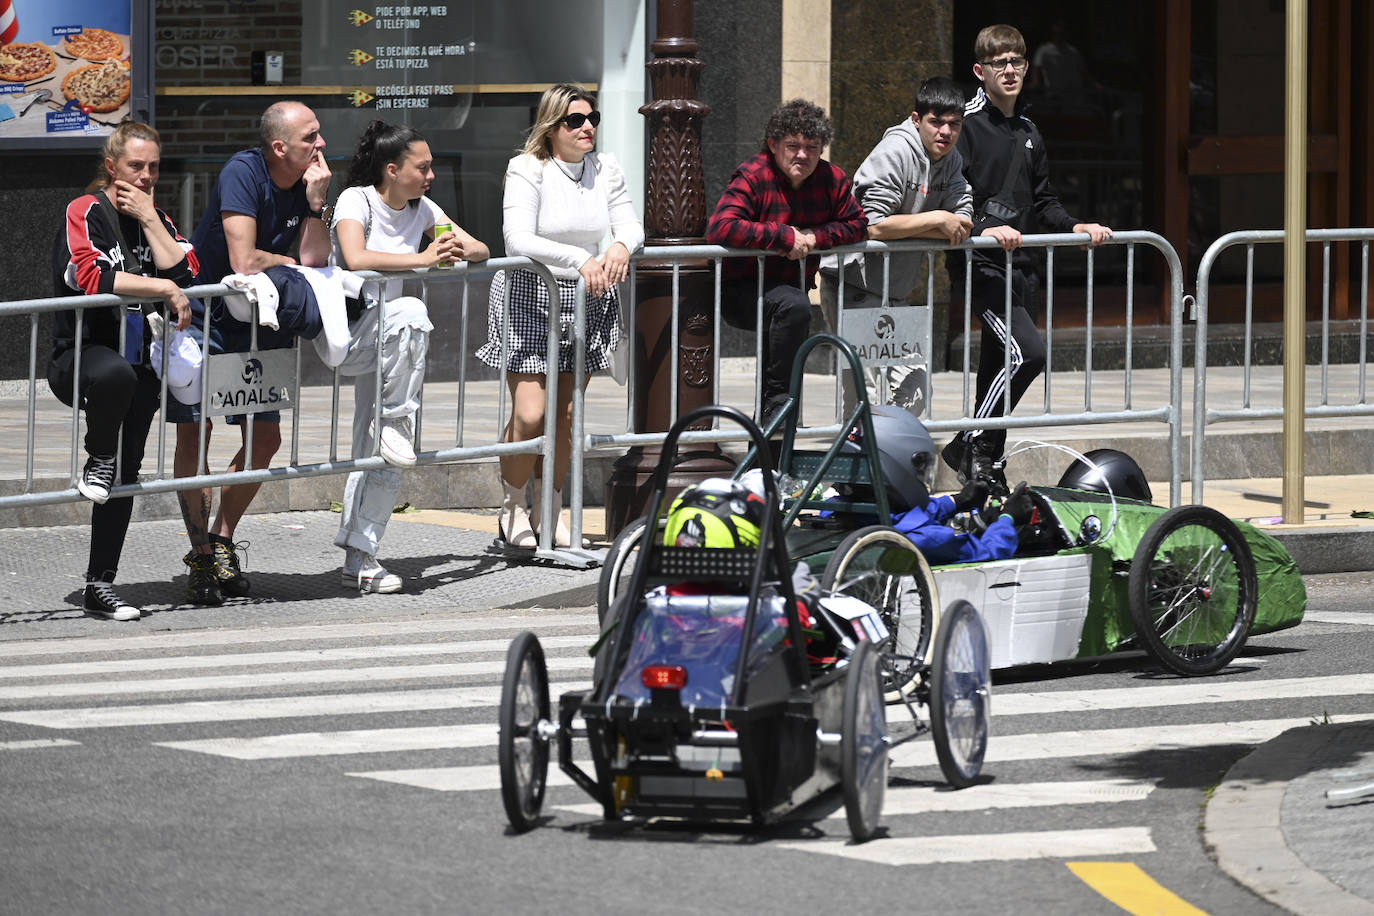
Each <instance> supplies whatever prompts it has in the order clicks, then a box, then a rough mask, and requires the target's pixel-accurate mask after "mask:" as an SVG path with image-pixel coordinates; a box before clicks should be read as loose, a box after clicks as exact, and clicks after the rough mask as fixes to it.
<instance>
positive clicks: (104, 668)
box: [0, 636, 594, 680]
mask: <svg viewBox="0 0 1374 916" xmlns="http://www.w3.org/2000/svg"><path fill="white" fill-rule="evenodd" d="M593 641H594V637H590V636H550V637H546V638H544V639H541V640H540V642H541V643H542V644H543V646H544V648H546V649H568V648H579V649H585V648H587V647H588V646H589V645H590V644H591V642H593ZM509 645H510V640H508V639H480V640H469V641H466V642H426V643H410V644H406V645H385V644H384V645H372V646H348V647H346V648H333V649H288V650H285V651H280V652H233V653H226V654H223V655H174V656H152V657H149V658H108V659H102V660H100V661H94V662H57V663H52V664H46V665H10V666H7V667H0V678H4V679H7V680H14V679H18V678H29V677H35V678H36V677H82V676H89V675H96V674H126V673H129V672H133V671H184V670H187V669H201V668H249V667H256V666H260V665H299V664H308V663H310V662H336V661H359V660H370V659H381V658H415V657H417V656H425V655H477V654H479V653H498V652H505V651H506V649H507V647H508V646H509ZM551 661H552V660H551ZM485 664H486V666H487V667H490V666H492V665H495V666H496V668H495V672H494V673H497V674H499V673H501V672H503V671H505V665H506V663H505V660H504V659H493V660H492V661H490V662H487V663H485ZM478 673H482V674H485V673H488V672H487V671H486V670H483V671H480V672H478Z"/></svg>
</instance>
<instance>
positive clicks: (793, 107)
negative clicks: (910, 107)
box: [706, 99, 868, 426]
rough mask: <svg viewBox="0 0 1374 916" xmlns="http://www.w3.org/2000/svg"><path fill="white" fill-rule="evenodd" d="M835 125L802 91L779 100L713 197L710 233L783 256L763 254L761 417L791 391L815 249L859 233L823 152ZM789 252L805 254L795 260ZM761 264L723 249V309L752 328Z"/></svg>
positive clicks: (852, 205) (861, 220) (718, 240)
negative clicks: (755, 147)
mask: <svg viewBox="0 0 1374 916" xmlns="http://www.w3.org/2000/svg"><path fill="white" fill-rule="evenodd" d="M832 134H833V131H832V129H831V126H830V119H829V118H827V117H826V116H825V111H824V110H823V109H822V108H821V107H820V106H819V105H816V104H815V103H813V102H808V101H806V100H805V99H792V100H791V101H789V102H784V103H783V104H782V105H780V106H779V107H778V109H777V110H776V111H774V112H773V115H772V117H770V118H769V119H768V126H767V128H766V129H765V130H764V139H763V149H762V150H761V151H760V152H759V153H758V154H757V155H755V156H754V157H753V158H751V159H747V160H745V161H744V162H743V163H741V164H740V166H739V168H737V169H735V174H734V176H733V177H732V178H731V179H730V185H729V186H728V187H727V188H726V189H725V193H724V194H722V195H721V197H720V203H718V204H716V212H715V213H714V214H712V216H711V222H710V225H709V226H708V227H707V229H706V238H707V239H708V240H709V241H710V242H711V243H712V244H715V245H725V246H727V247H730V248H759V249H762V250H764V251H770V252H773V253H775V254H780V255H782V257H781V258H766V259H765V260H764V262H763V320H764V323H765V325H766V327H767V337H766V338H765V339H764V345H763V362H764V373H763V411H762V414H761V416H760V418H759V419H760V422H761V423H762V424H764V425H765V426H766V425H767V423H768V421H769V420H770V419H771V418H772V415H773V413H774V412H775V411H776V410H777V408H778V407H780V406H781V404H782V402H783V401H784V400H785V399H786V398H787V383H788V380H789V378H790V375H791V371H792V357H793V356H794V355H795V354H796V352H797V350H798V349H799V348H800V347H801V343H802V341H803V340H805V339H806V335H807V333H808V331H809V330H810V327H811V299H810V297H809V296H808V295H807V290H808V289H810V288H811V287H812V286H814V285H815V282H816V270H817V268H818V267H819V266H820V257H819V255H816V254H814V252H816V251H818V250H820V249H823V248H834V247H836V246H838V245H852V244H854V243H855V242H859V241H862V240H863V239H864V238H865V230H866V229H867V227H868V218H867V217H865V216H864V211H863V208H861V207H860V206H859V204H858V202H857V201H856V200H854V187H853V184H852V183H851V182H850V180H849V176H848V175H846V174H845V173H844V170H843V169H841V168H839V167H837V166H835V165H832V164H831V163H829V162H826V161H825V160H824V159H822V158H821V150H822V149H824V148H825V145H826V144H827V143H829V142H830V138H831V136H832ZM789 261H804V262H805V266H804V268H803V267H802V266H801V265H797V264H789V263H788V262H789ZM758 292H759V290H758V263H757V261H755V260H754V259H753V258H727V259H726V261H725V267H724V285H723V289H722V290H721V314H722V315H723V316H724V317H725V320H726V321H728V322H729V323H730V324H732V325H734V326H735V327H737V328H744V329H746V330H751V331H752V330H756V322H757V318H758Z"/></svg>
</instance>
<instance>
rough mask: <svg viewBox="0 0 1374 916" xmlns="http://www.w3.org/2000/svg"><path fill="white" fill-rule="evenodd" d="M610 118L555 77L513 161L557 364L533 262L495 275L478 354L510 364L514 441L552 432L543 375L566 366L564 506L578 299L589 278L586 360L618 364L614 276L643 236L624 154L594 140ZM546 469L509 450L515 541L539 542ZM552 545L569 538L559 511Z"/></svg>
mask: <svg viewBox="0 0 1374 916" xmlns="http://www.w3.org/2000/svg"><path fill="white" fill-rule="evenodd" d="M600 124H601V112H599V111H597V110H596V100H595V98H594V97H593V96H592V95H591V93H589V92H587V90H586V89H584V88H582V87H581V86H577V85H573V84H568V83H563V84H559V85H557V86H554V87H552V88H551V89H549V90H548V91H547V92H545V93H544V96H543V98H542V99H540V101H539V110H538V113H537V114H536V116H535V123H534V126H533V127H532V128H531V129H530V133H529V138H528V139H527V140H526V142H525V147H524V150H523V151H522V152H521V153H520V154H519V155H517V156H516V157H514V158H513V159H511V161H510V164H509V165H508V166H507V169H506V180H505V195H504V200H503V210H504V227H503V229H504V236H505V242H506V254H507V255H508V256H510V257H528V258H532V259H533V260H535V261H538V262H539V263H541V264H544V265H545V266H547V267H548V268H549V270H550V271H551V272H552V273H553V275H554V277H555V278H556V279H557V281H558V292H559V328H560V331H561V335H562V343H561V345H560V346H559V351H558V366H557V368H556V369H553V368H551V367H550V366H549V365H548V363H547V361H546V358H545V354H546V353H547V350H548V343H547V342H548V315H549V293H548V288H547V287H546V286H545V285H544V283H543V281H542V280H540V279H539V277H538V276H537V275H536V274H535V273H533V272H532V271H528V270H513V271H508V272H503V273H500V274H497V276H496V278H495V280H494V281H493V283H492V286H491V297H490V300H489V302H488V311H487V321H488V336H487V343H486V344H485V345H484V346H483V347H482V348H481V349H480V350H479V351H478V352H477V355H478V358H480V359H481V360H482V361H483V362H485V363H486V364H487V365H489V366H491V367H493V368H496V369H502V370H504V371H505V373H506V384H507V386H508V387H509V389H510V394H511V418H510V422H509V423H508V424H507V426H506V437H505V438H506V441H508V442H519V441H522V440H526V439H533V438H535V437H537V436H539V435H541V434H542V433H543V431H544V404H545V400H544V398H545V385H546V384H547V379H548V374H549V373H550V372H551V371H557V372H558V376H559V377H558V432H557V440H556V451H555V456H556V457H555V466H554V481H555V483H556V490H555V493H554V496H555V497H556V498H557V503H556V505H557V506H559V507H561V506H562V490H563V479H564V478H565V477H566V476H567V473H568V462H569V458H570V456H571V448H572V395H573V387H572V386H573V376H572V373H573V361H574V351H573V346H572V326H573V320H574V317H575V315H576V308H577V305H578V302H577V283H578V280H579V279H581V280H583V281H585V286H586V300H585V308H586V354H585V355H586V362H585V366H586V369H587V372H588V373H589V374H590V373H592V372H598V371H601V370H604V369H606V368H607V367H608V366H609V365H610V355H609V354H610V353H611V351H613V350H615V348H616V346H617V345H618V344H619V342H620V302H619V298H618V296H617V293H616V284H618V283H621V282H622V281H624V280H625V278H626V277H627V276H629V268H630V253H631V252H633V251H634V250H635V249H637V248H638V247H639V246H640V245H642V244H643V243H644V228H643V226H642V225H641V224H640V222H639V218H638V217H637V216H636V215H635V209H634V204H633V202H632V201H631V200H630V194H629V190H628V189H627V188H626V185H625V173H624V171H623V170H622V169H621V168H620V163H619V162H617V161H616V160H615V158H614V157H613V156H610V155H609V154H607V153H601V152H597V150H596V131H597V127H598V126H599V125H600ZM608 237H609V238H610V243H609V245H608V246H607V247H606V249H605V250H604V251H602V250H601V245H602V242H603V241H604V240H605V239H606V238H608ZM507 296H509V306H507V305H506V301H507ZM539 470H541V469H540V468H539V458H538V456H535V455H507V456H505V457H503V458H502V459H501V486H502V490H503V497H502V503H501V520H500V523H501V535H500V536H501V538H502V539H503V540H504V541H505V542H506V544H507V545H508V546H510V547H518V548H529V549H532V548H533V547H534V546H535V544H536V542H537V532H536V530H535V527H534V526H535V525H537V524H538V520H539V505H538V497H539V494H540V492H541V489H542V488H541V487H540V486H538V482H537V481H536V485H535V487H534V493H535V503H534V506H533V507H532V508H531V505H530V503H529V502H528V501H527V497H526V491H527V488H528V486H529V483H530V479H531V478H532V477H534V476H535V474H536V473H537V472H538V471H539ZM532 519H533V522H532ZM554 546H556V547H569V546H571V536H570V533H569V531H568V529H567V527H566V525H564V523H563V521H562V518H561V515H559V516H558V524H557V528H556V529H555V532H554Z"/></svg>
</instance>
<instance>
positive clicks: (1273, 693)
mask: <svg viewBox="0 0 1374 916" xmlns="http://www.w3.org/2000/svg"><path fill="white" fill-rule="evenodd" d="M548 662H549V666H550V668H551V669H552V670H555V671H561V672H567V673H571V672H576V671H586V670H590V669H591V667H592V659H590V658H588V657H586V656H582V655H578V656H569V657H551V658H549V659H548ZM474 665H478V666H479V667H478V668H474V667H473V666H474ZM504 665H505V662H504V661H503V660H502V661H497V660H490V661H488V662H477V663H474V662H455V663H444V664H433V665H404V666H375V667H367V668H312V669H306V670H303V671H281V672H272V673H270V674H263V673H253V674H226V675H213V676H205V677H185V678H166V679H139V680H109V679H103V680H91V681H60V682H49V683H42V684H0V701H6V700H8V701H19V700H27V701H33V700H43V699H58V698H61V697H67V696H72V697H76V696H113V695H116V694H148V693H175V692H187V691H201V690H228V689H248V688H263V689H265V688H277V687H288V686H303V685H325V684H358V685H359V686H364V685H368V684H372V683H381V682H385V681H403V680H417V679H421V678H450V677H459V676H465V675H473V674H484V673H485V674H489V675H494V674H498V673H500V672H501V671H504ZM586 687H587V684H586V682H583V683H566V684H553V685H551V686H550V690H549V693H550V696H553V697H557V696H559V695H560V694H561V693H563V692H564V691H566V690H573V689H585V688H586ZM453 689H455V690H459V691H461V692H460V693H458V694H455V695H454V696H462V697H464V700H463V701H462V702H461V703H455V704H454V705H455V708H457V707H460V706H461V707H463V708H469V707H478V706H484V705H485V706H495V705H497V704H498V703H499V702H500V700H501V690H500V687H499V686H496V685H492V686H488V687H472V688H453ZM1368 693H1374V674H1349V675H1344V674H1342V675H1327V676H1320V677H1309V678H1279V679H1275V680H1269V681H1243V682H1237V683H1220V682H1218V681H1216V680H1210V681H1205V682H1204V681H1195V680H1188V681H1179V682H1177V683H1173V684H1162V685H1152V686H1148V687H1113V688H1103V689H1099V690H1057V691H1035V692H1027V693H999V692H997V691H996V690H995V689H994V691H993V699H992V708H993V723H994V728H995V724H996V721H997V719H998V718H999V717H1007V716H1020V715H1043V714H1047V713H1062V712H1086V711H1091V710H1116V709H1131V708H1137V707H1141V708H1159V707H1164V706H1180V705H1190V704H1207V705H1215V704H1219V703H1232V702H1235V703H1239V702H1248V701H1251V700H1265V701H1274V700H1281V699H1294V698H1303V697H1323V698H1324V697H1333V696H1357V695H1362V694H1368ZM403 695H404V692H403ZM409 695H411V696H414V697H415V699H416V701H417V703H419V704H423V705H417V706H416V707H415V708H417V709H441V708H444V706H443V705H442V704H440V705H434V695H433V694H432V692H430V691H413V692H409ZM358 696H360V697H365V696H367V695H366V694H359V695H358ZM313 700H314V697H310V696H303V697H293V698H285V699H283V700H281V701H280V702H281V703H289V704H295V706H296V707H297V708H298V709H300V710H301V712H299V713H298V714H299V715H302V716H305V715H346V714H348V713H350V712H357V711H362V712H366V711H367V710H366V709H363V710H355V709H350V708H349V707H348V705H347V701H342V700H336V699H335V698H332V697H324V698H323V703H324V704H325V706H326V707H327V708H323V709H319V710H316V709H314V708H313V707H312V702H313ZM244 702H245V703H249V702H250V701H244ZM359 702H363V701H362V700H360V701H359ZM251 703H253V704H257V705H252V706H246V707H245V708H260V709H270V708H272V706H273V704H272V703H270V702H267V701H266V700H253V701H251ZM183 707H185V708H186V709H185V711H178V710H180V709H182V708H183ZM405 708H407V707H405V706H404V705H398V706H395V707H388V709H387V711H400V710H403V709H405ZM128 709H133V710H134V712H133V717H132V718H130V719H126V713H125V711H126V710H128ZM224 709H225V707H223V706H216V705H215V704H213V703H204V702H197V701H188V702H185V703H180V704H178V703H168V704H158V705H155V706H147V705H145V706H137V707H122V706H105V707H100V708H99V709H94V710H85V709H74V710H73V709H48V710H19V711H9V712H6V711H0V721H13V722H24V723H26V724H30V725H43V726H47V727H49V728H100V727H105V726H107V725H134V724H137V725H147V724H157V723H158V722H196V721H211V720H214V719H227V718H229V717H228V716H226V715H225V714H224ZM196 710H201V711H202V712H204V713H206V714H207V715H206V717H205V718H204V719H201V718H199V716H200V713H199V712H197V711H196ZM158 716H164V717H165V718H153V717H158ZM265 717H269V718H270V717H275V716H271V715H270V714H265ZM232 718H255V716H251V715H244V716H233V717H232ZM888 719H889V721H890V722H892V723H894V725H895V724H906V723H908V722H909V721H910V719H909V716H908V713H907V712H906V710H905V708H903V707H900V706H894V707H890V708H889V709H888ZM73 722H80V723H81V724H72V723H73Z"/></svg>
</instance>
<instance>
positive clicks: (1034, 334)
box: [942, 25, 1112, 492]
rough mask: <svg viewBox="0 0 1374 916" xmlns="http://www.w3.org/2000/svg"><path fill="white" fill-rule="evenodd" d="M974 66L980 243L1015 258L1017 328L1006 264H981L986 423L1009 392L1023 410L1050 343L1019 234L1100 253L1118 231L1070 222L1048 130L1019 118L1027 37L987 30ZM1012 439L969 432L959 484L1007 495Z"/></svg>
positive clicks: (969, 135)
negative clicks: (984, 240)
mask: <svg viewBox="0 0 1374 916" xmlns="http://www.w3.org/2000/svg"><path fill="white" fill-rule="evenodd" d="M973 57H974V60H975V61H976V63H974V65H973V75H974V76H976V77H977V78H978V79H979V80H980V81H982V83H983V88H981V89H979V90H978V94H977V95H976V96H975V97H974V98H973V100H972V101H971V102H969V103H968V105H967V106H966V107H965V109H964V129H963V132H962V133H961V134H960V136H959V153H960V155H962V156H963V159H964V177H965V178H967V179H968V181H969V184H970V185H972V187H973V234H974V235H982V236H986V237H989V238H995V239H997V241H998V243H999V244H1000V245H1001V246H1002V248H1003V249H1005V250H1006V251H1013V252H1017V253H1016V254H1015V255H1014V256H1013V259H1012V314H1011V319H1012V320H1011V326H1010V327H1008V326H1007V320H1006V319H1007V314H1006V301H1005V295H1006V293H1005V289H1006V258H1005V256H1004V255H1002V254H1000V253H993V252H989V251H978V252H975V253H974V255H973V261H972V268H973V269H972V273H973V283H972V287H973V289H972V298H973V313H974V314H975V315H978V316H979V317H980V318H981V319H982V324H983V331H982V338H981V345H980V349H979V361H978V384H977V402H976V406H975V408H974V416H975V417H979V418H983V417H1000V416H1002V415H1003V412H1004V410H1003V408H1004V406H1005V405H1004V402H1005V399H1006V395H1007V389H1008V387H1009V386H1010V389H1011V404H1012V406H1013V407H1014V406H1016V403H1017V402H1018V401H1020V400H1021V396H1022V395H1023V394H1025V392H1026V388H1027V387H1029V385H1030V383H1031V382H1032V381H1034V380H1035V378H1036V377H1037V376H1038V375H1040V373H1041V372H1042V371H1043V370H1044V368H1045V343H1044V341H1043V340H1042V339H1041V337H1040V331H1039V330H1038V329H1037V328H1036V326H1035V319H1034V318H1032V317H1031V312H1030V309H1032V308H1034V306H1035V301H1034V300H1035V293H1036V290H1037V287H1038V285H1039V281H1038V278H1037V277H1036V273H1035V268H1034V265H1033V263H1032V261H1031V258H1030V255H1029V254H1028V253H1027V252H1025V251H1018V249H1020V248H1021V234H1022V233H1023V232H1025V233H1033V232H1075V233H1085V234H1087V235H1088V236H1089V238H1090V240H1091V243H1092V244H1093V245H1100V244H1102V243H1103V242H1105V241H1107V240H1108V239H1110V238H1111V237H1112V230H1111V229H1109V228H1107V227H1106V226H1103V225H1101V224H1099V223H1080V222H1076V221H1075V220H1074V218H1073V217H1072V216H1070V215H1069V214H1068V212H1067V211H1066V210H1065V209H1064V207H1063V205H1062V204H1061V203H1060V202H1059V198H1058V196H1057V195H1056V194H1055V193H1054V189H1053V187H1051V185H1050V168H1049V157H1048V156H1047V155H1046V152H1045V143H1044V139H1043V138H1042V137H1041V136H1040V131H1039V130H1038V129H1037V128H1036V126H1035V125H1034V124H1033V123H1031V121H1030V119H1029V118H1026V117H1024V116H1022V115H1018V114H1017V113H1016V100H1017V97H1018V96H1019V95H1020V94H1021V89H1022V87H1023V86H1024V85H1025V79H1026V70H1027V69H1028V64H1027V62H1026V41H1025V39H1024V38H1022V37H1021V33H1020V32H1019V31H1018V30H1017V29H1015V28H1013V27H1012V26H1009V25H993V26H988V27H987V28H985V29H983V30H982V31H981V32H979V33H978V38H977V40H976V41H975V42H974V46H973ZM1014 156H1015V157H1016V158H1015V159H1014V158H1013V157H1014ZM964 268H965V253H964V252H954V253H953V254H951V255H950V257H949V269H950V281H951V285H952V287H953V289H954V292H955V297H956V300H959V299H962V296H963V290H964ZM1008 351H1010V353H1011V373H1010V375H1008V373H1007V358H1006V357H1007V352H1008ZM1006 440H1007V433H1006V430H995V429H989V430H979V429H974V430H965V431H963V432H961V433H960V434H959V435H957V436H956V437H955V438H954V440H953V441H951V442H950V443H949V445H947V446H945V449H944V452H943V453H942V454H943V456H944V460H945V462H946V463H947V464H949V465H950V467H952V468H954V469H955V470H956V471H958V472H959V479H960V481H961V482H967V481H969V480H971V479H974V478H977V477H983V478H985V479H988V480H989V481H991V482H992V483H993V484H994V485H995V486H1000V487H1001V488H1002V490H1003V492H1005V491H1006V479H1005V477H1004V475H1003V473H1002V450H1003V447H1004V446H1005V445H1006Z"/></svg>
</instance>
